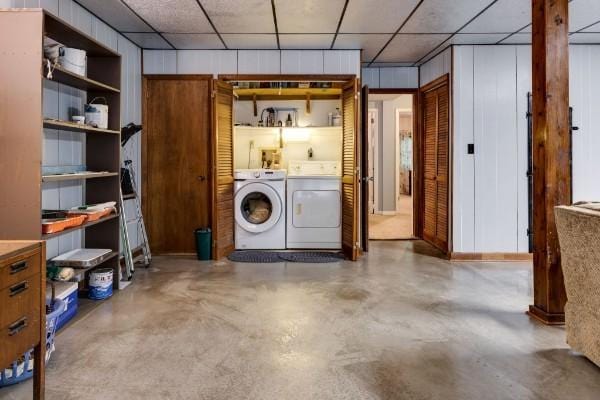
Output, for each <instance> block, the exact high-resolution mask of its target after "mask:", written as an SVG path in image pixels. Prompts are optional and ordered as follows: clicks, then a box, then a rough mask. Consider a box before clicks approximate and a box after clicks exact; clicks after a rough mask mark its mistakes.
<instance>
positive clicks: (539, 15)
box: [529, 0, 571, 325]
mask: <svg viewBox="0 0 600 400" xmlns="http://www.w3.org/2000/svg"><path fill="white" fill-rule="evenodd" d="M532 11H533V12H532V17H533V46H532V52H533V54H532V59H533V71H532V72H533V192H534V194H533V204H534V207H533V235H534V238H533V239H534V255H533V264H534V267H533V285H534V304H533V305H531V306H530V307H529V315H530V316H532V317H534V318H536V319H538V320H540V321H542V322H543V323H545V324H553V325H555V324H562V323H564V319H565V317H564V306H565V303H566V300H567V297H566V293H565V287H564V282H563V274H562V269H561V266H560V248H559V244H558V237H557V233H556V224H555V220H554V207H555V206H557V205H562V204H569V203H570V202H571V168H570V151H571V138H570V133H569V43H568V37H569V28H568V25H569V24H568V22H569V1H568V0H532Z"/></svg>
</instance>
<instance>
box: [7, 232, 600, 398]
mask: <svg viewBox="0 0 600 400" xmlns="http://www.w3.org/2000/svg"><path fill="white" fill-rule="evenodd" d="M432 254H433V252H432V250H431V249H430V248H429V247H428V246H427V245H425V244H424V243H422V242H371V252H370V253H369V255H368V256H366V257H364V258H363V259H362V260H361V261H360V262H356V263H351V262H340V263H337V264H236V265H232V264H231V263H229V262H219V263H209V262H204V263H200V262H197V261H193V260H188V259H172V258H156V259H155V260H154V263H153V267H154V268H153V269H151V270H149V271H139V270H138V272H136V277H135V279H136V280H135V284H134V285H132V286H131V287H130V288H128V289H127V290H126V291H123V292H121V293H119V294H118V295H116V296H114V297H113V298H112V299H111V300H109V301H105V302H104V303H100V305H99V306H97V307H96V308H94V309H93V310H91V311H89V312H87V313H86V315H85V316H83V317H80V318H79V319H78V320H77V321H76V322H75V323H73V324H72V325H71V326H70V327H67V328H66V329H65V330H64V331H62V332H61V333H60V334H59V335H58V338H57V351H56V353H55V354H54V356H53V358H52V360H51V361H50V363H49V365H48V370H47V376H46V382H47V386H46V393H47V399H50V400H54V399H61V400H67V399H86V400H92V399H146V400H148V399H195V400H197V399H277V400H294V399H303V400H306V399H319V400H322V399H444V400H453V399H461V400H466V399H477V400H482V399H561V400H564V399H578V400H581V399H598V398H599V396H600V368H598V367H596V366H594V365H593V364H592V363H590V362H589V361H587V360H586V359H585V358H583V357H581V356H579V355H575V354H573V353H571V352H570V351H569V350H568V347H567V345H566V344H565V334H564V330H563V329H562V328H557V327H546V326H542V325H539V324H537V323H535V322H532V321H531V320H530V319H529V318H528V317H527V316H526V315H525V314H524V310H525V309H526V308H527V306H528V304H529V303H530V301H531V279H532V278H531V267H530V265H529V264H528V263H521V264H517V263H514V264H513V263H449V262H447V261H444V260H442V259H439V258H436V257H434V256H432ZM30 388H31V386H30V383H28V384H23V385H21V386H19V387H16V388H12V389H9V390H7V389H3V390H0V398H2V399H26V398H30V392H29V390H30Z"/></svg>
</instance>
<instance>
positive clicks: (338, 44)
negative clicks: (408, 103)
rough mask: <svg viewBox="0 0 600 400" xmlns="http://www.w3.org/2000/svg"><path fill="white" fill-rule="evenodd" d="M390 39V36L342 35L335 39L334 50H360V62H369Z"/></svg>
mask: <svg viewBox="0 0 600 400" xmlns="http://www.w3.org/2000/svg"><path fill="white" fill-rule="evenodd" d="M391 37H392V35H391V34H385V35H382V34H367V35H359V34H343V33H340V34H339V35H338V36H337V38H336V39H335V45H334V46H333V48H334V49H362V60H363V61H371V60H372V59H373V57H375V56H376V55H377V52H379V50H381V48H382V47H383V46H384V45H385V44H386V43H387V41H388V40H389V39H390V38H391Z"/></svg>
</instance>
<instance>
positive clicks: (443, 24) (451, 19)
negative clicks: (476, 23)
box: [401, 0, 526, 33]
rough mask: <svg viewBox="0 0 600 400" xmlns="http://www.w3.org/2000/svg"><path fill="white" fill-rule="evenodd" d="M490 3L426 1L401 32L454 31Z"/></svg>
mask: <svg viewBox="0 0 600 400" xmlns="http://www.w3.org/2000/svg"><path fill="white" fill-rule="evenodd" d="M523 1H526V0H523ZM489 4H490V0H452V1H448V0H428V1H424V2H423V3H422V4H421V6H420V7H419V8H418V9H417V11H416V12H415V13H414V14H413V16H412V17H411V18H410V19H409V20H408V22H407V23H406V25H404V27H403V28H402V30H401V32H403V33H454V32H456V31H457V30H458V29H459V28H460V27H461V26H463V25H464V24H466V23H467V22H468V21H469V20H470V19H471V18H473V17H474V16H476V15H477V14H478V13H479V12H480V11H482V10H483V9H484V8H485V7H487V6H488V5H489Z"/></svg>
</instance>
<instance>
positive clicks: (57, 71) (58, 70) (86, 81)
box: [44, 63, 121, 93]
mask: <svg viewBox="0 0 600 400" xmlns="http://www.w3.org/2000/svg"><path fill="white" fill-rule="evenodd" d="M47 74H48V66H47V64H46V63H44V79H48V78H46V76H48V75H47ZM48 80H49V81H52V82H59V83H64V84H65V85H69V86H72V87H75V88H77V89H81V90H94V91H97V92H111V93H120V92H121V91H120V90H119V89H117V88H115V87H112V86H109V85H106V84H104V83H102V82H98V81H95V80H93V79H90V78H87V77H85V76H82V75H79V74H75V73H73V72H71V71H67V70H66V69H64V68H62V67H61V66H60V65H57V66H55V67H54V69H53V70H52V79H48Z"/></svg>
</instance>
